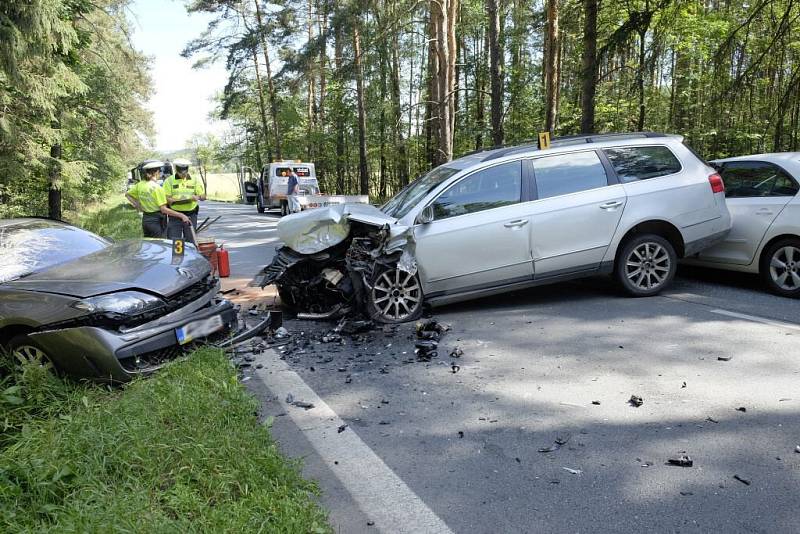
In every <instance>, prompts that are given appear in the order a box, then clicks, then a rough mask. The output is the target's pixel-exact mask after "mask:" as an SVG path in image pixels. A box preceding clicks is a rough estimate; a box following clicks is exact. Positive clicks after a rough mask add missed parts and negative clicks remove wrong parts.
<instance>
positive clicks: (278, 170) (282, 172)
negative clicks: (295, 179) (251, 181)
mask: <svg viewBox="0 0 800 534" xmlns="http://www.w3.org/2000/svg"><path fill="white" fill-rule="evenodd" d="M291 172H292V168H291V167H275V176H289V173H291Z"/></svg>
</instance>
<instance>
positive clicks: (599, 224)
mask: <svg viewBox="0 0 800 534" xmlns="http://www.w3.org/2000/svg"><path fill="white" fill-rule="evenodd" d="M533 168H534V177H535V183H536V194H537V198H538V199H539V200H537V201H535V202H533V203H532V204H533V205H534V208H533V210H532V213H533V225H532V227H531V243H532V250H533V258H534V270H535V277H536V278H547V277H550V276H558V275H561V274H569V273H573V272H580V271H589V270H593V269H598V268H599V267H600V262H601V261H602V259H603V256H604V255H605V253H606V249H607V248H608V245H609V244H610V243H611V239H612V237H613V236H614V232H615V231H616V229H617V225H618V224H619V221H620V217H622V211H623V209H624V208H625V203H626V201H627V198H626V195H625V190H624V189H623V187H622V185H620V184H617V183H614V182H615V177H614V175H613V172H612V171H611V170H610V169H609V168H608V165H607V163H606V162H605V161H604V160H602V159H601V157H600V156H599V155H598V154H597V153H596V152H595V151H594V150H586V151H581V152H572V153H568V154H556V155H552V156H543V157H540V158H536V159H534V160H533ZM609 180H610V182H609Z"/></svg>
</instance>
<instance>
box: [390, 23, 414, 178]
mask: <svg viewBox="0 0 800 534" xmlns="http://www.w3.org/2000/svg"><path fill="white" fill-rule="evenodd" d="M397 49H398V42H397V37H396V35H395V40H394V43H393V46H392V68H391V70H390V77H391V86H392V87H391V89H392V114H393V118H394V124H393V126H392V131H394V132H396V137H395V147H396V150H397V158H396V160H395V165H396V167H397V174H398V178H399V180H400V186H401V187H403V186H405V185H406V184H407V183H408V154H407V153H406V143H405V140H404V139H403V129H402V121H403V116H402V109H401V108H400V55H399V53H398V51H397ZM413 77H414V73H413V71H412V73H411V78H412V79H413ZM409 102H410V100H409Z"/></svg>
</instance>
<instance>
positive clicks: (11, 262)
mask: <svg viewBox="0 0 800 534" xmlns="http://www.w3.org/2000/svg"><path fill="white" fill-rule="evenodd" d="M109 244H110V243H109V242H108V241H106V240H105V239H103V238H101V237H99V236H96V235H94V234H92V233H90V232H87V231H85V230H81V229H80V228H75V227H74V226H69V225H66V224H61V223H58V222H55V221H48V220H43V219H31V220H27V221H20V222H18V223H13V224H10V225H7V226H0V283H4V282H10V281H11V280H16V279H18V278H22V277H24V276H28V275H30V274H33V273H37V272H40V271H44V270H45V269H48V268H50V267H53V266H55V265H58V264H60V263H66V262H68V261H72V260H74V259H77V258H80V257H82V256H86V255H87V254H91V253H92V252H97V251H98V250H102V249H104V248H106V247H107V246H108V245H109Z"/></svg>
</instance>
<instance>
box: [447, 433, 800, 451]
mask: <svg viewBox="0 0 800 534" xmlns="http://www.w3.org/2000/svg"><path fill="white" fill-rule="evenodd" d="M458 437H459V439H460V438H463V437H464V431H463V430H459V431H458ZM798 452H800V451H798Z"/></svg>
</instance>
